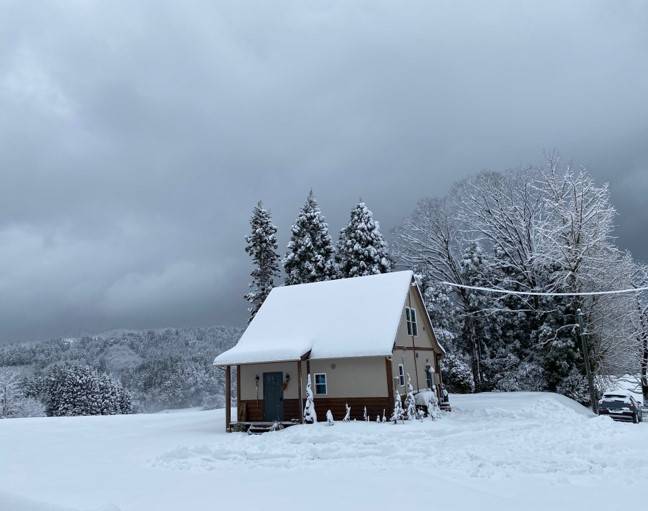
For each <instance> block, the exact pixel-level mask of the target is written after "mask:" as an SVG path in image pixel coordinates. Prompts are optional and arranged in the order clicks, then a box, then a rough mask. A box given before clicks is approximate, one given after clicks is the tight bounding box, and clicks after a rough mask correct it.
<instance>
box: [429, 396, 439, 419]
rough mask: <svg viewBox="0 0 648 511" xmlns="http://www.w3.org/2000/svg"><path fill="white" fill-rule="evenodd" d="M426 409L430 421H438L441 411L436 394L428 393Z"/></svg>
mask: <svg viewBox="0 0 648 511" xmlns="http://www.w3.org/2000/svg"><path fill="white" fill-rule="evenodd" d="M426 408H427V415H428V417H429V418H430V419H432V420H436V419H438V418H439V416H440V415H441V409H440V408H439V400H438V399H437V396H436V392H434V391H433V392H430V395H429V396H428V400H427V406H426Z"/></svg>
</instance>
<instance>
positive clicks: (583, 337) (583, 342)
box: [576, 309, 598, 413]
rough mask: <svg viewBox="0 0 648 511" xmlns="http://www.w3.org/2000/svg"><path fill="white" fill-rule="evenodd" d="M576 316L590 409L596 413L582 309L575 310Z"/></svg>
mask: <svg viewBox="0 0 648 511" xmlns="http://www.w3.org/2000/svg"><path fill="white" fill-rule="evenodd" d="M576 318H577V320H578V327H577V329H576V332H577V334H576V335H578V337H579V338H580V341H581V348H582V350H583V360H584V361H585V371H586V372H587V384H588V386H589V395H590V402H591V404H592V411H593V412H594V413H598V399H597V397H596V388H595V387H594V375H593V374H592V366H591V363H590V356H589V346H588V344H587V334H586V333H585V332H584V328H583V311H581V310H580V309H578V310H577V311H576Z"/></svg>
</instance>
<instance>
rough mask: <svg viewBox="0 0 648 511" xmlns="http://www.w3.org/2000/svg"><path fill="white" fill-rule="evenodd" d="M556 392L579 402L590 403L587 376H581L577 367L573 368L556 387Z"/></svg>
mask: <svg viewBox="0 0 648 511" xmlns="http://www.w3.org/2000/svg"><path fill="white" fill-rule="evenodd" d="M556 392H558V393H559V394H563V395H565V396H567V397H569V398H571V399H573V400H574V401H578V402H579V403H581V404H584V405H588V404H590V397H589V387H588V385H587V378H585V376H583V375H582V374H581V373H580V372H579V371H578V369H576V368H573V369H572V371H571V372H570V373H569V376H567V378H565V379H563V381H562V382H561V383H560V385H558V387H557V388H556Z"/></svg>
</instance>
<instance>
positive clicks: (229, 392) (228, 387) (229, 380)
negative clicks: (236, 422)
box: [225, 366, 232, 432]
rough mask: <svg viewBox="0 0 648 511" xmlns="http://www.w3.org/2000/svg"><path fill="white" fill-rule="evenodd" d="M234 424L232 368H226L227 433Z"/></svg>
mask: <svg viewBox="0 0 648 511" xmlns="http://www.w3.org/2000/svg"><path fill="white" fill-rule="evenodd" d="M231 423H232V368H231V366H225V431H227V432H229V431H230V426H231Z"/></svg>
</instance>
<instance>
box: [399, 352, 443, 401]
mask: <svg viewBox="0 0 648 511" xmlns="http://www.w3.org/2000/svg"><path fill="white" fill-rule="evenodd" d="M415 353H416V354H418V357H417V358H416V364H415V363H414V356H415V355H414V354H415ZM434 356H435V355H434V352H432V351H416V352H414V351H412V350H399V349H396V350H394V354H393V356H392V373H393V375H394V384H395V385H396V386H397V388H398V391H399V392H400V393H401V394H405V393H406V392H407V375H408V374H409V376H410V378H411V379H412V386H413V387H414V390H415V391H417V390H422V389H425V388H427V386H428V385H427V379H426V375H425V366H426V365H430V366H432V367H434ZM399 364H402V365H403V370H404V373H405V385H403V386H401V385H400V382H399V381H398V366H399ZM435 383H438V381H435Z"/></svg>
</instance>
